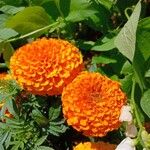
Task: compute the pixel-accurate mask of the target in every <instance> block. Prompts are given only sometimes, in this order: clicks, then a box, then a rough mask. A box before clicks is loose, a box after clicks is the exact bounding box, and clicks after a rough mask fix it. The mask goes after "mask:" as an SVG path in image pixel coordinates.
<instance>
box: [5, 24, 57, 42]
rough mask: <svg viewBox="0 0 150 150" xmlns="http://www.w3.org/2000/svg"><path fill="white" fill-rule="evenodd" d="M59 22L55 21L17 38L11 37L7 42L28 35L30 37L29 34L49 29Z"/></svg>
mask: <svg viewBox="0 0 150 150" xmlns="http://www.w3.org/2000/svg"><path fill="white" fill-rule="evenodd" d="M58 24H59V22H55V23H53V24H50V25H48V26H45V27H43V28H40V29H37V30H35V31H33V32H30V33H27V34H25V35H22V36H20V37H16V38H12V39H9V40H7V41H6V42H14V41H17V40H20V39H23V38H26V37H28V36H31V35H33V34H35V33H38V32H40V31H43V30H46V29H49V28H51V27H53V26H56V25H58Z"/></svg>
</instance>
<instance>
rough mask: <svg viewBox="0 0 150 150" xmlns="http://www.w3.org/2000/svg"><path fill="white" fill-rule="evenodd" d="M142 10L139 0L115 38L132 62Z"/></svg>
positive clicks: (117, 45) (118, 46)
mask: <svg viewBox="0 0 150 150" xmlns="http://www.w3.org/2000/svg"><path fill="white" fill-rule="evenodd" d="M140 12H141V2H140V1H139V2H138V3H137V5H136V7H135V9H134V11H133V13H132V15H131V17H130V18H129V20H128V21H127V23H126V24H125V25H124V27H123V28H122V29H121V31H120V32H119V34H118V35H117V37H116V39H115V45H116V47H117V48H118V50H119V51H120V53H122V54H123V55H124V56H126V57H127V58H128V59H129V60H130V61H131V62H132V61H133V58H134V54H135V44H136V30H137V25H138V20H139V17H140Z"/></svg>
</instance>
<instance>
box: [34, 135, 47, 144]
mask: <svg viewBox="0 0 150 150" xmlns="http://www.w3.org/2000/svg"><path fill="white" fill-rule="evenodd" d="M46 139H47V135H45V136H42V137H41V138H39V139H38V140H37V141H36V143H35V145H36V146H40V145H41V144H43V143H44V141H45V140H46Z"/></svg>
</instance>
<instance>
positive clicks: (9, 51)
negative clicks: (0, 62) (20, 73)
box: [3, 43, 14, 67]
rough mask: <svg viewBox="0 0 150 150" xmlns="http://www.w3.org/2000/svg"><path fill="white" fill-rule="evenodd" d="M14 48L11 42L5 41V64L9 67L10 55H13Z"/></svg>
mask: <svg viewBox="0 0 150 150" xmlns="http://www.w3.org/2000/svg"><path fill="white" fill-rule="evenodd" d="M13 53H14V49H13V47H12V45H11V44H10V43H4V47H3V58H4V60H5V64H6V65H7V66H8V67H9V62H10V57H11V56H12V55H13Z"/></svg>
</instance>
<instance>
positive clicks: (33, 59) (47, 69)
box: [10, 38, 83, 95]
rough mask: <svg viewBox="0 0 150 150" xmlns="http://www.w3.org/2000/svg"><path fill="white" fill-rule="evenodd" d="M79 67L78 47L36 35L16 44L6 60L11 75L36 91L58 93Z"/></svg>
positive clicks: (24, 85) (80, 62) (80, 67)
mask: <svg viewBox="0 0 150 150" xmlns="http://www.w3.org/2000/svg"><path fill="white" fill-rule="evenodd" d="M82 69H83V60H82V56H81V53H80V52H79V49H78V48H76V47H75V46H74V45H72V44H71V43H69V42H68V41H65V40H60V39H52V38H50V39H46V38H42V39H37V40H36V41H34V42H32V43H28V44H26V45H24V46H22V47H20V48H19V49H18V50H17V51H16V52H15V53H14V55H13V56H12V57H11V60H10V70H11V73H12V76H13V77H14V79H16V80H17V81H18V83H19V84H20V85H21V86H22V87H23V88H24V89H25V90H27V91H29V92H31V93H33V94H38V95H46V94H48V95H58V94H61V93H62V90H63V88H64V87H65V86H66V85H67V84H68V83H70V82H71V81H72V80H73V79H74V78H75V77H76V76H77V75H78V73H79V72H80V71H81V70H82Z"/></svg>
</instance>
